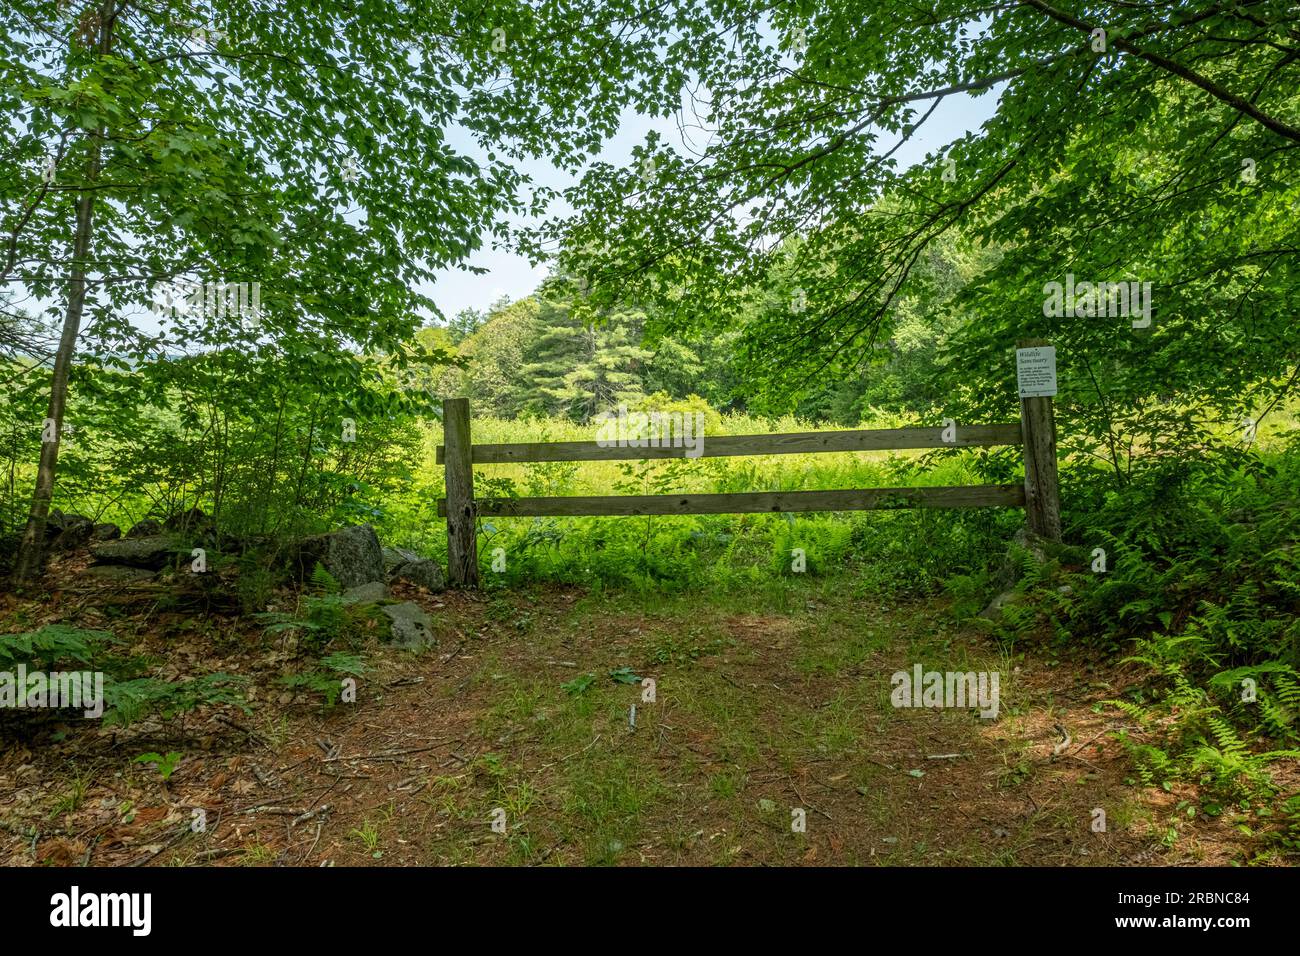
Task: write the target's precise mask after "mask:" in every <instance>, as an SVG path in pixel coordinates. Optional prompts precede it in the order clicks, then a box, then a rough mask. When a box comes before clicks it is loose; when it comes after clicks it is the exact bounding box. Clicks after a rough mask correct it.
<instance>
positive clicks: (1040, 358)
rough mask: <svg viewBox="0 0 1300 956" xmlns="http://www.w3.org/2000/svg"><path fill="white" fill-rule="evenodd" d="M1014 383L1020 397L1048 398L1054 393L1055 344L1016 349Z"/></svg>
mask: <svg viewBox="0 0 1300 956" xmlns="http://www.w3.org/2000/svg"><path fill="white" fill-rule="evenodd" d="M1016 383H1017V384H1018V385H1019V386H1020V397H1021V398H1050V397H1051V396H1053V395H1055V394H1056V348H1055V346H1051V345H1042V346H1038V347H1037V348H1032V349H1016Z"/></svg>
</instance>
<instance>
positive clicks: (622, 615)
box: [0, 578, 1249, 865]
mask: <svg viewBox="0 0 1300 956" xmlns="http://www.w3.org/2000/svg"><path fill="white" fill-rule="evenodd" d="M424 603H426V605H427V606H428V607H429V608H430V609H431V610H432V611H434V612H435V617H436V620H437V621H438V622H439V626H440V629H441V633H440V637H439V647H438V648H437V649H436V650H433V651H430V652H427V653H425V654H422V655H412V654H408V653H404V652H399V651H396V650H392V649H384V650H379V651H377V653H375V654H373V655H372V656H371V658H370V659H371V661H372V663H373V664H374V666H375V670H374V671H373V672H372V673H370V674H369V675H367V677H366V678H365V679H364V680H363V681H362V682H361V683H360V686H359V693H358V700H357V703H356V704H353V705H340V706H338V707H335V708H334V709H333V710H330V711H325V712H322V711H321V710H319V709H318V708H317V707H316V706H314V705H310V704H305V703H303V702H302V701H300V700H299V701H291V700H289V699H288V698H289V696H290V695H283V696H281V697H279V698H278V699H277V698H276V697H275V692H274V691H272V692H271V694H270V695H269V696H270V698H271V699H269V700H266V701H264V702H263V703H261V704H260V705H259V707H258V709H257V711H256V712H255V714H254V716H253V717H252V718H249V719H248V726H247V730H249V731H250V732H251V734H252V735H254V736H255V738H256V739H254V736H249V735H248V734H243V735H241V734H239V733H234V732H233V731H232V730H231V729H229V728H227V729H226V730H225V731H224V734H223V736H222V737H221V738H219V739H218V740H215V741H209V752H207V753H203V752H189V751H187V752H186V753H185V756H184V758H183V759H182V761H181V763H180V765H179V767H178V769H177V771H176V772H175V773H174V774H173V775H172V777H171V778H170V780H169V781H167V782H166V783H164V784H160V783H159V781H158V779H157V776H156V774H154V775H152V776H151V775H150V772H149V771H148V770H146V769H145V768H144V767H142V766H140V765H139V764H132V763H131V762H130V755H131V754H133V753H135V752H137V751H138V750H141V749H148V746H147V745H148V740H147V738H141V739H139V740H136V741H134V742H129V743H128V742H122V741H116V745H115V746H112V747H111V748H110V746H109V745H108V741H103V742H100V743H98V744H96V743H93V742H88V741H85V740H82V741H81V742H80V743H78V744H76V745H75V746H76V748H77V751H78V752H77V753H76V760H75V761H73V760H70V759H69V758H70V757H71V756H72V753H71V752H69V751H68V750H67V749H65V748H69V747H72V746H74V745H73V744H70V743H69V744H54V745H53V746H52V747H51V748H49V749H47V750H43V751H42V752H40V753H37V754H28V755H27V757H26V759H27V760H29V761H31V762H33V763H35V764H37V765H38V766H37V769H38V770H39V773H40V775H41V776H42V777H43V778H44V779H47V780H49V784H48V785H47V787H45V788H44V792H45V796H44V797H42V798H41V799H38V800H27V801H25V802H27V803H29V804H30V807H29V809H30V810H31V811H32V812H31V813H29V814H25V815H24V814H22V813H20V814H18V818H21V819H22V820H23V821H24V823H26V824H35V825H37V826H38V827H39V828H40V829H42V830H43V831H44V835H43V837H42V839H41V841H40V845H39V847H38V850H37V855H38V858H39V859H41V861H42V862H47V863H59V862H80V860H79V859H78V858H80V857H81V856H82V855H83V853H84V852H89V853H90V856H91V860H92V862H94V863H97V864H105V863H122V862H134V861H144V862H148V863H156V864H162V863H168V862H175V863H190V864H195V863H208V862H210V863H217V864H222V865H230V864H241V863H242V864H271V863H281V864H290V865H297V864H302V865H320V864H322V863H326V862H332V863H334V864H336V865H344V864H380V865H384V864H394V865H396V864H433V863H451V864H474V863H477V864H570V865H574V864H638V863H655V864H706V865H710V864H722V865H725V864H749V865H752V864H769V865H801V864H813V865H819V864H821V865H824V864H831V865H871V864H902V865H931V864H939V863H948V864H972V865H984V864H993V865H1023V864H1039V865H1069V864H1075V865H1099V864H1120V865H1123V864H1136V863H1169V864H1174V863H1183V862H1190V861H1203V862H1227V861H1230V860H1233V859H1249V848H1248V847H1247V846H1246V845H1245V840H1246V838H1244V837H1242V836H1241V835H1240V834H1238V833H1237V832H1236V831H1235V830H1233V829H1232V828H1231V827H1230V826H1229V821H1228V820H1227V819H1226V818H1221V819H1220V820H1215V821H1211V820H1204V819H1200V820H1195V821H1193V820H1188V819H1186V818H1184V817H1182V816H1181V815H1178V814H1176V813H1175V812H1174V811H1175V809H1176V806H1175V805H1176V801H1177V799H1178V794H1177V793H1166V792H1164V791H1160V790H1155V789H1145V788H1141V787H1138V786H1133V785H1131V784H1130V783H1128V782H1126V778H1127V777H1129V776H1130V775H1131V773H1132V771H1131V767H1130V764H1129V762H1128V761H1127V760H1126V758H1125V756H1124V754H1123V752H1122V750H1121V749H1120V747H1119V745H1118V743H1116V742H1115V740H1114V739H1113V737H1112V736H1111V735H1112V734H1113V733H1114V732H1115V731H1117V730H1118V729H1120V728H1121V727H1122V726H1125V724H1124V719H1123V718H1122V716H1119V715H1117V714H1116V712H1115V711H1114V710H1113V709H1110V708H1106V707H1101V706H1098V705H1097V702H1099V701H1101V700H1105V699H1108V698H1110V697H1113V696H1115V695H1116V694H1117V693H1118V691H1119V685H1120V683H1121V682H1122V678H1121V677H1120V676H1119V675H1118V674H1117V673H1116V672H1115V671H1114V670H1113V669H1112V670H1108V671H1103V670H1101V669H1095V668H1094V666H1093V665H1092V664H1089V663H1088V662H1086V661H1082V660H1073V661H1069V662H1064V663H1063V664H1062V666H1060V667H1057V666H1056V665H1057V663H1058V662H1057V661H1055V660H1053V659H1052V658H1051V657H1050V655H1048V654H1046V653H1045V652H1043V651H1042V650H1041V649H1032V650H1028V651H1027V652H1026V653H1021V652H1020V651H1019V650H1018V651H1017V652H1016V653H1015V654H1014V655H1006V654H1004V653H1003V652H1002V651H1001V650H1000V649H999V648H998V646H997V645H996V644H995V643H993V642H992V641H991V640H989V639H987V638H985V637H984V636H982V635H980V634H978V633H976V632H974V631H972V630H960V629H956V628H954V627H953V626H952V625H951V623H949V619H948V618H947V617H946V615H945V614H944V613H943V612H942V609H941V608H939V607H937V606H935V605H934V604H932V603H926V604H914V605H904V606H897V605H893V606H887V605H884V604H882V603H881V602H880V600H879V599H876V598H869V597H863V596H857V595H854V594H853V593H852V587H851V583H850V582H849V581H847V580H846V579H844V578H839V579H820V580H813V581H799V582H795V583H791V584H790V585H789V586H788V587H787V588H785V589H784V590H782V591H780V592H773V593H769V594H767V595H766V596H763V597H755V596H754V595H742V594H735V595H715V596H712V597H710V596H701V595H692V596H689V597H665V596H662V595H659V596H654V597H644V598H638V597H636V596H631V595H628V594H623V593H605V594H593V593H581V592H578V591H573V590H560V589H546V588H539V589H535V590H532V591H528V592H520V591H509V592H495V593H491V592H490V593H488V594H487V595H480V596H473V597H471V596H466V595H444V596H439V597H433V598H431V597H428V596H426V597H425V598H424ZM263 653H264V652H263ZM249 659H250V661H251V660H252V659H253V656H252V652H250V658H249ZM225 663H226V665H227V666H229V665H230V663H231V662H230V661H229V660H228V661H226V662H225ZM917 663H920V664H922V665H923V666H924V668H925V669H926V670H939V671H946V670H956V671H997V672H998V673H999V675H1000V681H1001V683H1000V690H1001V703H1000V714H999V716H998V718H997V719H995V720H984V719H981V718H980V717H979V716H978V715H977V714H976V713H975V712H974V711H970V710H964V709H962V710H958V709H898V708H895V707H894V706H892V704H891V701H890V690H891V685H890V675H891V674H893V673H894V672H895V671H898V670H910V669H911V668H912V666H913V665H914V664H917ZM620 668H628V669H629V672H628V674H627V675H625V680H628V681H630V680H631V679H632V677H635V678H642V677H650V678H652V679H653V680H654V681H655V700H654V701H653V702H649V701H646V700H644V699H643V694H644V692H645V688H643V687H642V686H641V685H640V684H639V683H630V682H629V683H621V682H619V681H618V680H616V679H615V678H614V677H611V676H610V675H611V672H615V673H618V672H619V669H620ZM584 675H591V678H592V679H590V680H588V679H587V678H586V677H585V676H584ZM634 704H635V705H636V720H635V729H633V728H632V726H631V722H630V717H631V708H632V706H633V705H634ZM1058 727H1059V728H1063V729H1064V730H1065V731H1066V732H1068V734H1069V735H1070V738H1071V742H1070V744H1069V745H1068V746H1066V747H1063V748H1059V747H1058V744H1060V743H1061V735H1060V733H1059V732H1058V730H1057V728H1058ZM1130 729H1135V728H1130ZM135 732H136V731H135V729H134V728H133V729H132V733H135ZM140 732H141V733H145V732H146V731H144V730H142V731H140ZM1058 749H1059V750H1060V753H1054V751H1056V750H1058ZM74 765H75V766H76V767H77V768H78V773H79V774H80V775H81V776H80V777H79V778H78V779H79V780H80V781H81V782H80V783H79V784H78V783H77V782H76V781H74V780H72V779H71V778H70V777H69V776H68V772H69V768H71V767H73V766H74ZM87 767H91V768H93V769H92V770H90V771H87ZM12 770H13V764H12V761H11V760H9V759H6V760H5V761H4V763H3V764H0V778H4V777H6V776H7V775H8V772H9V771H12ZM16 779H17V780H18V782H19V784H20V787H19V789H20V790H21V789H22V788H21V784H22V782H23V779H24V778H23V775H22V774H21V773H19V774H17V777H16ZM78 786H79V787H80V791H77V799H76V800H75V801H69V800H68V798H67V792H68V790H69V788H72V789H73V790H74V791H75V790H76V787H78ZM60 801H61V802H60ZM23 802H24V801H20V803H19V806H22V805H23ZM47 804H48V805H47ZM123 805H129V806H131V807H132V808H134V810H135V813H134V814H129V816H130V820H129V821H127V822H123V820H122V819H119V817H120V816H121V813H120V811H121V808H122V806H123ZM192 806H204V807H206V808H208V818H209V820H210V821H212V825H210V826H209V828H208V829H207V831H206V832H205V833H202V834H193V833H188V832H185V828H184V827H183V826H180V827H178V823H183V822H184V821H185V820H187V819H188V816H189V812H190V811H189V810H188V809H187V808H189V807H192ZM106 808H113V809H106ZM1096 808H1100V809H1102V810H1104V811H1105V813H1106V822H1107V828H1106V832H1094V831H1093V829H1092V823H1093V820H1094V819H1095V815H1094V810H1095V809H1096ZM498 810H500V811H502V813H497V812H496V811H498ZM795 810H802V811H803V814H802V816H803V819H804V821H805V824H806V829H805V831H804V832H795V831H794V830H793V829H792V822H794V820H795V818H796V817H795V815H793V813H794V811H795ZM494 819H496V820H497V821H498V822H499V824H500V823H503V825H504V829H505V832H504V833H501V832H495V831H494V830H493V827H492V823H493V820H494ZM498 829H500V826H499V827H498ZM10 831H11V832H10V834H7V835H6V837H5V839H6V842H7V844H8V845H7V846H6V847H5V855H6V856H8V858H9V860H10V861H11V862H23V861H24V860H26V862H31V860H30V858H29V854H30V850H29V848H28V845H27V844H28V843H29V835H28V832H27V830H25V829H23V827H22V826H13V825H11V826H10ZM60 841H62V842H63V843H64V844H66V846H65V847H64V850H63V856H61V855H60V851H59V849H58V848H59V846H60ZM51 847H53V848H54V849H51ZM83 847H84V848H86V850H83ZM41 854H44V856H41ZM64 856H66V857H67V858H66V859H65V858H64Z"/></svg>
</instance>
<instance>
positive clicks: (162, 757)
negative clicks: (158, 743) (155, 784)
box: [135, 750, 181, 781]
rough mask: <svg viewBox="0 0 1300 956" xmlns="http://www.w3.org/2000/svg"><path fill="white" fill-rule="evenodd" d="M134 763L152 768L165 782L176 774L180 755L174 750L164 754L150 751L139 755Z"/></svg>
mask: <svg viewBox="0 0 1300 956" xmlns="http://www.w3.org/2000/svg"><path fill="white" fill-rule="evenodd" d="M135 762H136V763H142V764H147V765H150V766H153V767H154V768H155V769H156V770H157V771H158V773H159V774H160V775H161V776H162V778H163V780H164V781H166V780H168V779H170V778H171V775H172V774H173V773H175V772H176V766H177V765H178V764H179V763H180V762H181V755H180V754H178V753H177V752H176V751H174V750H169V751H167V753H165V754H160V753H155V752H153V751H150V752H149V753H147V754H140V756H138V757H136V758H135Z"/></svg>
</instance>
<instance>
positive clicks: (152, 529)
mask: <svg viewBox="0 0 1300 956" xmlns="http://www.w3.org/2000/svg"><path fill="white" fill-rule="evenodd" d="M162 530H163V526H162V522H161V521H158V520H156V519H154V518H145V519H144V520H143V521H137V522H136V523H135V524H133V525H131V529H130V530H129V531H127V533H126V536H127V537H128V538H152V537H155V536H156V535H160V534H162Z"/></svg>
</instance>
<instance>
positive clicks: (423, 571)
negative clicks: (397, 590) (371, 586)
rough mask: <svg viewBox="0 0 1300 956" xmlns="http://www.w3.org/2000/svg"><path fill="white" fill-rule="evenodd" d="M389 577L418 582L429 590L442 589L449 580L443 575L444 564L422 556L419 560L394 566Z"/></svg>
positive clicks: (412, 582) (413, 582)
mask: <svg viewBox="0 0 1300 956" xmlns="http://www.w3.org/2000/svg"><path fill="white" fill-rule="evenodd" d="M389 579H390V580H392V581H406V582H408V583H410V584H418V585H419V586H420V587H422V588H425V589H427V590H429V591H442V590H445V589H446V587H447V580H446V578H445V577H444V576H443V573H442V566H441V565H440V564H438V562H437V561H434V560H433V559H432V558H420V559H419V560H417V561H407V562H406V563H405V564H399V565H398V566H397V567H395V568H393V570H392V573H391V574H390V577H389Z"/></svg>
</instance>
